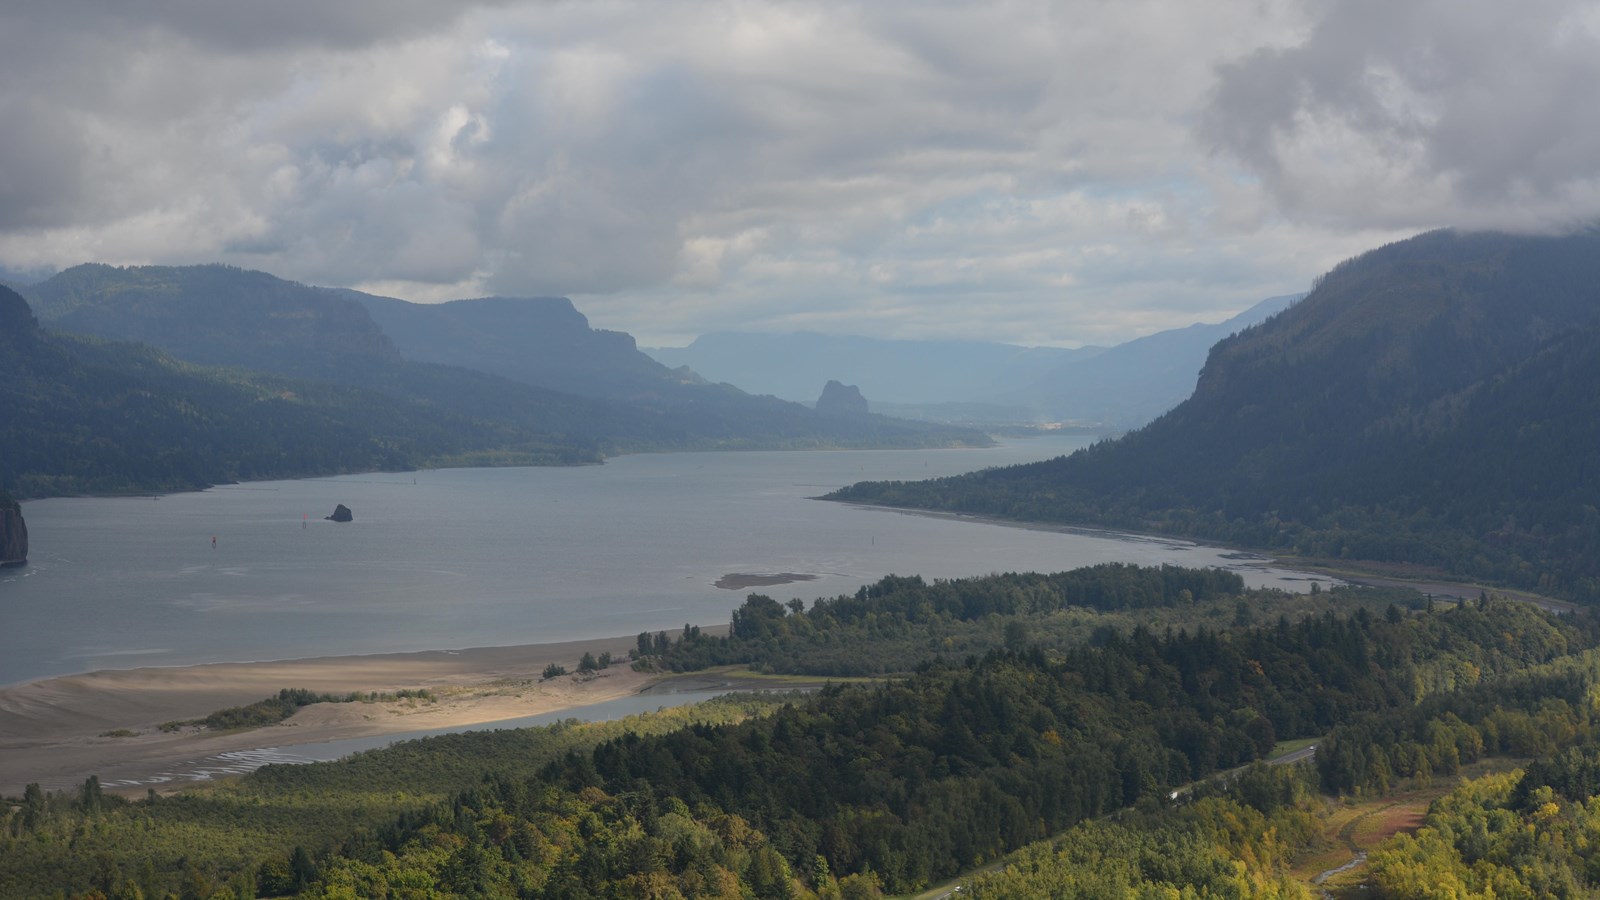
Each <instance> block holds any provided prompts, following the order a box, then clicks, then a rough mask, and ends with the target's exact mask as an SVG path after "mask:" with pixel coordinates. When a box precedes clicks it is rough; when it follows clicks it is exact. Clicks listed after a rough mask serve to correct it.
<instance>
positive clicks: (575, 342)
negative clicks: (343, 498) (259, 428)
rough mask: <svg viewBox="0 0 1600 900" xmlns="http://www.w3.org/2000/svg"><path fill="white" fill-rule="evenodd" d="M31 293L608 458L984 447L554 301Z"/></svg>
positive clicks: (164, 338) (190, 282) (60, 324)
mask: <svg viewBox="0 0 1600 900" xmlns="http://www.w3.org/2000/svg"><path fill="white" fill-rule="evenodd" d="M29 296H30V297H31V298H32V299H33V300H34V301H35V304H36V309H37V310H38V312H39V317H40V318H41V319H42V320H43V321H44V323H45V324H46V325H47V326H48V327H50V328H53V329H60V330H63V331H71V332H75V333H81V334H89V335H94V336H97V337H103V338H109V339H113V340H131V341H140V342H143V343H148V344H150V345H152V346H155V347H158V348H160V349H162V350H165V351H167V352H168V353H171V354H173V355H174V356H177V357H179V358H180V359H183V360H185V361H189V362H197V363H202V364H206V365H227V366H239V367H243V368H248V369H253V370H258V371H262V372H268V373H272V374H277V375H288V376H291V377H297V378H313V379H316V380H319V381H324V382H328V383H331V384H337V385H344V386H350V387H358V388H363V389H367V390H371V391H377V392H381V393H384V394H387V395H389V396H390V397H393V398H396V399H399V400H403V401H407V402H416V403H421V404H423V405H425V406H428V407H431V408H434V409H438V410H441V411H443V410H448V411H450V412H451V413H452V414H456V415H462V416H469V417H472V418H475V419H480V420H483V421H485V422H489V423H493V424H495V425H496V426H497V427H502V428H508V429H511V430H514V431H518V432H537V433H541V434H547V435H555V436H558V437H559V438H560V439H561V440H564V441H567V442H571V443H576V444H580V445H585V446H598V447H600V448H601V449H602V451H604V452H626V451H636V450H681V449H705V448H724V447H726V448H746V447H760V448H790V447H792V448H811V447H839V446H851V447H876V446H912V447H927V446H950V445H959V444H967V445H972V444H982V443H985V442H986V441H987V438H986V437H985V436H984V435H982V434H980V433H976V432H972V431H966V430H962V429H955V428H941V427H936V426H928V425H923V424H917V423H910V422H900V421H897V420H891V419H886V418H883V417H873V418H872V419H871V420H868V421H861V422H848V423H838V422H833V421H830V420H827V419H825V418H822V417H818V416H816V415H815V414H813V413H812V412H811V411H810V410H807V409H805V408H803V407H801V406H799V405H797V404H791V403H783V402H781V401H778V400H775V399H773V398H762V397H750V396H749V395H746V394H744V393H742V392H740V391H738V390H737V389H734V388H732V387H730V386H727V385H700V384H695V385H687V384H683V383H682V379H680V378H678V377H677V376H675V375H673V374H672V373H670V372H668V371H667V370H666V369H664V368H662V367H661V366H659V365H657V364H656V363H654V362H653V361H651V360H650V359H649V358H648V357H646V356H644V355H643V354H641V353H639V352H638V351H637V350H636V349H634V347H633V339H632V338H631V337H629V336H628V335H625V334H620V333H616V332H603V331H593V330H591V329H590V328H589V327H588V322H587V320H586V319H584V318H583V316H582V315H581V314H579V313H578V312H577V311H576V310H575V309H572V307H571V304H570V303H568V302H567V301H565V300H555V301H551V300H521V299H504V298H495V299H489V300H469V301H459V302H457V303H450V304H444V305H443V306H442V307H438V308H435V307H429V306H423V305H420V304H411V303H404V302H402V301H397V300H385V299H383V298H374V297H368V296H367V295H363V294H359V293H357V292H354V291H344V290H332V289H327V288H317V287H310V286H307V285H302V284H297V283H295V282H290V281H285V280H283V279H280V278H276V277H274V276H272V275H268V274H266V273H263V272H249V271H245V270H241V269H235V268H231V267H228V266H215V265H213V266H188V267H163V266H143V267H123V268H115V267H111V266H101V265H84V266H77V267H75V268H72V269H68V270H66V271H64V272H62V273H60V274H58V275H56V276H55V277H53V278H51V279H49V280H48V281H45V282H43V283H41V284H39V285H35V286H34V287H32V288H30V289H29ZM367 303H370V304H371V306H372V307H373V308H374V309H376V310H378V313H377V315H378V316H379V317H381V319H382V321H383V324H381V325H380V323H379V321H378V320H376V319H374V315H373V314H372V313H369V312H368V311H367V306H366V305H365V304H367ZM389 329H392V330H393V332H394V334H395V335H396V336H395V337H393V338H392V337H391V335H390V334H389V333H388V330H389Z"/></svg>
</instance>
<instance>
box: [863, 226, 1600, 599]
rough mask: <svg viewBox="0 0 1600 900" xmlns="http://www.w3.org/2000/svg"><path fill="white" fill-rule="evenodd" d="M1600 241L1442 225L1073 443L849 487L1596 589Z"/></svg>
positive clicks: (894, 499) (1356, 266)
mask: <svg viewBox="0 0 1600 900" xmlns="http://www.w3.org/2000/svg"><path fill="white" fill-rule="evenodd" d="M1597 338H1600V233H1597V232H1595V231H1588V232H1584V233H1581V234H1576V235H1571V236H1566V237H1531V236H1512V235H1504V234H1463V233H1456V232H1449V231H1441V232H1432V233H1429V234H1424V235H1421V236H1419V237H1416V238H1413V239H1411V240H1408V241H1402V242H1399V243H1396V244H1392V245H1389V246H1386V247H1383V248H1381V249H1378V250H1375V251H1372V252H1370V253H1367V254H1365V255H1363V256H1361V257H1358V258H1356V259H1353V260H1350V261H1348V262H1346V263H1343V264H1341V265H1340V266H1338V267H1336V268H1335V269H1334V270H1333V271H1331V272H1329V273H1328V274H1327V275H1325V276H1324V277H1323V278H1321V279H1319V281H1318V284H1317V285H1316V287H1315V289H1314V290H1313V291H1312V292H1311V294H1310V295H1309V296H1307V297H1306V299H1305V300H1303V301H1301V302H1300V303H1299V304H1297V305H1295V306H1294V307H1292V308H1290V309H1288V310H1286V311H1285V312H1283V313H1281V314H1279V315H1278V316H1276V317H1275V318H1273V319H1271V320H1269V321H1268V322H1266V323H1264V324H1262V325H1260V326H1258V327H1255V328H1251V329H1249V330H1247V331H1245V332H1243V333H1241V334H1239V335H1237V336H1235V337H1232V338H1229V339H1227V340H1224V341H1222V342H1221V343H1219V344H1218V345H1217V346H1216V347H1215V348H1214V349H1213V350H1212V352H1211V356H1210V358H1209V360H1208V361H1207V363H1206V367H1205V369H1204V371H1203V372H1202V374H1201V376H1200V380H1199V384H1198V385H1197V387H1196V389H1195V392H1194V395H1193V396H1192V397H1191V398H1190V399H1189V400H1187V401H1186V402H1184V403H1183V404H1182V405H1180V406H1178V407H1177V408H1176V409H1174V410H1173V411H1172V412H1170V413H1168V414H1167V415H1166V416H1163V417H1162V418H1160V419H1158V420H1157V421H1155V422H1154V423H1152V424H1150V425H1149V426H1148V427H1146V428H1144V429H1142V430H1140V431H1138V432H1135V433H1133V434H1130V435H1128V436H1126V437H1125V438H1123V439H1121V440H1118V441H1115V442H1109V443H1103V444H1099V445H1097V446H1095V447H1092V448H1089V449H1088V450H1085V451H1082V452H1080V453H1077V454H1074V455H1073V456H1072V457H1067V458H1060V459H1056V460H1051V461H1048V462H1044V463H1038V464H1035V465H1031V466H1021V467H1015V468H1010V469H1003V470H995V471H990V472H985V473H979V474H976V475H972V476H967V477H964V478H958V479H949V480H946V481H941V482H929V483H922V484H895V485H888V484H878V485H856V486H854V487H852V488H848V489H846V490H844V491H841V492H839V493H838V494H837V495H835V496H836V498H837V499H848V500H855V501H862V502H876V503H889V504H892V505H904V506H917V507H931V508H939V509H954V510H963V511H969V512H983V513H990V514H998V515H1005V516H1012V517H1016V518H1023V519H1041V520H1053V521H1073V522H1096V523H1104V524H1113V525H1116V526H1120V527H1134V528H1146V529H1153V530H1160V531H1168V532H1177V533H1183V534H1191V535H1197V536H1202V537H1208V538H1215V539H1221V540H1227V541H1235V542H1241V543H1247V544H1250V545H1254V546H1265V547H1275V548H1286V549H1293V550H1296V551H1299V552H1303V553H1308V554H1313V555H1318V556H1330V557H1350V558H1365V559H1378V560H1389V561H1399V562H1410V563H1421V564H1426V565H1431V566H1437V567H1439V568H1441V569H1443V570H1446V571H1448V572H1450V573H1453V574H1455V575H1459V576H1464V577H1473V578H1482V579H1494V580H1499V581H1502V582H1505V583H1510V584H1517V585H1523V586H1536V587H1542V588H1544V589H1546V590H1550V591H1554V592H1558V593H1563V594H1567V595H1583V594H1589V593H1592V592H1593V591H1594V590H1595V589H1596V588H1597V587H1600V555H1597V554H1596V553H1595V552H1594V551H1595V550H1596V549H1597V548H1600V515H1597V514H1596V513H1595V512H1594V510H1595V509H1596V508H1600V478H1597V477H1596V475H1597V473H1600V441H1597V440H1596V439H1595V437H1596V435H1595V430H1596V425H1595V423H1596V422H1597V421H1600V420H1597V418H1596V415H1597V414H1600V401H1597V399H1596V397H1597V396H1600V391H1597V388H1600V349H1597V346H1596V340H1597Z"/></svg>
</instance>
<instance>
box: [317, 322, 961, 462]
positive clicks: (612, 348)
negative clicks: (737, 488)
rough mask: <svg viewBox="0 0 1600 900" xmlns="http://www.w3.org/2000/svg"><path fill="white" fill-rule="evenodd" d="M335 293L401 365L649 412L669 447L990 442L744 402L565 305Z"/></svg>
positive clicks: (884, 420)
mask: <svg viewBox="0 0 1600 900" xmlns="http://www.w3.org/2000/svg"><path fill="white" fill-rule="evenodd" d="M336 293H339V294H341V295H344V296H349V297H352V298H354V299H355V300H356V301H357V302H359V303H361V304H362V305H363V306H364V307H366V309H367V310H368V311H369V312H370V313H371V315H372V317H373V318H374V319H375V320H376V321H377V322H378V324H379V325H381V326H382V327H383V330H384V331H385V332H386V333H387V334H388V335H389V336H390V337H391V338H392V339H393V340H394V342H395V344H396V346H398V347H399V348H400V352H401V353H402V354H403V355H404V356H405V357H406V358H407V359H411V360H419V361H423V362H429V363H437V364H441V365H448V366H460V367H465V368H468V369H475V370H479V371H483V372H488V373H491V374H494V375H497V376H500V377H503V378H507V379H510V380H512V381H516V382H520V383H522V384H527V385H532V386H535V387H540V388H546V389H549V390H555V391H561V392H564V393H568V394H573V395H577V396H581V397H585V398H591V399H598V400H605V401H608V402H612V403H616V404H624V405H626V406H628V407H637V408H640V409H643V410H646V411H648V412H649V414H650V415H651V416H652V417H653V419H654V420H655V421H657V422H658V423H659V424H660V426H661V427H662V428H663V429H665V431H664V432H663V434H662V435H661V436H660V437H659V438H658V439H657V443H658V444H665V445H666V446H669V447H671V446H674V445H675V446H678V447H688V446H700V445H709V446H749V447H756V446H778V447H807V446H834V445H857V446H863V445H864V446H872V445H879V444H882V445H896V446H940V445H950V444H968V445H981V444H983V443H985V442H986V441H987V438H985V437H984V436H983V435H982V434H980V433H978V432H973V431H968V430H964V429H958V428H949V427H940V426H932V425H928V424H924V423H914V422H909V421H903V420H897V419H892V418H888V417H885V416H871V417H864V418H861V419H858V420H854V421H848V422H842V421H839V420H837V419H833V418H829V417H826V416H818V415H816V414H815V413H814V412H813V411H812V410H810V409H808V408H806V407H804V406H801V405H800V404H797V403H790V402H787V401H784V400H779V399H778V398H776V397H769V396H753V395H751V394H747V393H745V392H744V391H742V390H739V389H738V388H737V387H735V386H733V385H731V384H706V383H704V382H702V381H700V380H699V379H698V378H695V377H692V376H686V375H684V374H682V373H678V372H674V371H673V370H671V369H668V368H667V367H666V366H663V365H662V364H660V363H658V362H656V361H655V360H654V359H652V358H650V357H649V356H647V355H645V354H644V353H642V352H640V350H639V349H638V346H637V345H636V343H635V342H634V339H633V336H632V335H629V334H626V333H624V332H620V331H606V330H603V329H595V328H591V327H590V325H589V320H588V319H587V318H586V317H585V316H584V315H583V314H582V313H580V312H579V311H578V310H577V309H576V308H574V307H573V305H572V301H570V300H568V299H566V298H564V297H484V298H479V299H475V300H452V301H450V302H448V303H434V304H426V303H409V302H407V301H404V300H395V299H391V298H387V297H374V296H372V295H369V294H361V293H358V292H355V291H339V292H336ZM820 384H821V382H819V383H818V388H820ZM815 389H817V388H813V390H815ZM623 446H624V447H626V446H627V445H626V444H623Z"/></svg>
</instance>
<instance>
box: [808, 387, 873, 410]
mask: <svg viewBox="0 0 1600 900" xmlns="http://www.w3.org/2000/svg"><path fill="white" fill-rule="evenodd" d="M817 412H819V413H821V414H823V415H825V416H864V415H867V398H865V397H863V396H861V389H860V388H858V387H856V386H855V385H853V384H840V383H839V382H837V381H829V382H828V383H827V384H825V385H823V386H822V396H820V397H818V398H817Z"/></svg>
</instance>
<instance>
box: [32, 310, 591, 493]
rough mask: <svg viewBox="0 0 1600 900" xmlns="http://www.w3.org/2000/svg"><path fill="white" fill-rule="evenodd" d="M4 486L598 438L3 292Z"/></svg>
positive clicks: (469, 454)
mask: <svg viewBox="0 0 1600 900" xmlns="http://www.w3.org/2000/svg"><path fill="white" fill-rule="evenodd" d="M0 306H3V307H4V308H5V309H6V310H9V313H8V314H7V317H6V322H5V325H6V326H7V327H5V328H3V329H0V345H3V346H0V487H4V488H6V489H9V490H11V491H13V492H15V493H17V494H20V495H22V496H44V495H51V494H72V493H83V492H118V491H131V490H138V491H155V490H183V489H195V488H201V487H205V486H207V485H210V484H216V483H219V482H228V481H237V480H242V479H260V478H275V477H291V476H306V475H325V474H333V473H338V472H351V471H370V470H374V469H406V468H412V467H415V466H417V465H422V464H425V463H430V462H432V463H439V462H447V461H474V460H478V459H483V458H485V457H487V456H488V455H490V454H492V455H493V457H494V458H496V459H499V460H501V461H506V462H513V461H515V462H522V463H525V464H535V463H544V464H552V463H556V464H574V463H582V462H598V461H599V460H600V456H599V451H598V448H597V447H596V446H595V445H594V444H593V443H592V442H589V443H583V442H581V441H576V440H573V439H571V438H569V437H558V436H556V435H552V434H549V433H546V432H541V431H539V430H537V429H535V428H531V427H529V428H519V427H517V426H516V425H514V424H512V423H507V422H488V421H483V420H480V419H474V418H471V417H469V416H466V415H462V414H459V413H456V412H451V411H449V410H443V409H439V408H436V407H432V406H429V405H427V404H424V403H419V402H416V401H413V400H407V399H402V398H397V397H392V396H389V395H386V394H383V393H379V392H376V391H371V390H364V389H360V388H354V387H349V386H344V385H334V384H326V383H319V382H313V381H306V380H297V379H290V378H284V377H279V376H270V375H260V374H254V373H247V372H242V371H239V370H223V369H211V368H206V367H201V366H195V365H191V364H187V363H182V362H179V361H176V360H174V359H172V358H170V357H168V356H166V355H165V354H162V353H160V352H158V351H156V350H153V349H151V348H149V347H147V346H144V345H142V344H131V343H121V342H113V341H104V340H98V339H94V338H83V337H73V336H70V335H62V334H55V333H51V332H48V331H45V330H43V329H40V328H38V327H37V326H36V325H34V322H33V318H32V315H31V314H27V312H26V311H27V304H26V303H25V302H24V301H23V299H22V298H21V297H19V296H17V295H16V294H15V293H13V292H11V291H9V290H8V289H5V288H0Z"/></svg>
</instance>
